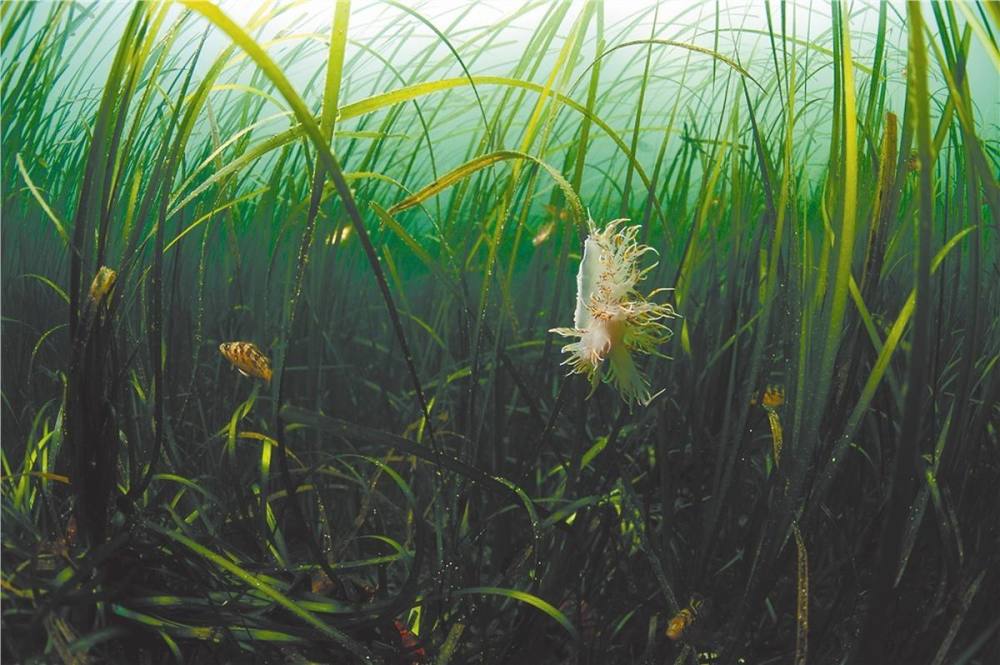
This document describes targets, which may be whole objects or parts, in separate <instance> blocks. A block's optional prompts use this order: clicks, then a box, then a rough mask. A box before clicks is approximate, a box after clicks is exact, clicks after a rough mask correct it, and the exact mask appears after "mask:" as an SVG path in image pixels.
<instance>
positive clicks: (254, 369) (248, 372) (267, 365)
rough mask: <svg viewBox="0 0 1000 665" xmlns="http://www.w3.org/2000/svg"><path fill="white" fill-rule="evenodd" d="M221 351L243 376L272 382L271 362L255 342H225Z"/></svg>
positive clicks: (220, 347) (220, 348)
mask: <svg viewBox="0 0 1000 665" xmlns="http://www.w3.org/2000/svg"><path fill="white" fill-rule="evenodd" d="M219 351H220V352H221V353H222V355H223V356H225V358H226V360H228V361H229V362H231V363H232V364H233V367H235V368H236V369H238V370H239V371H240V374H242V375H243V376H254V377H257V378H258V379H264V381H267V382H270V381H271V361H270V360H268V358H267V356H265V355H264V352H263V351H261V350H260V348H258V347H257V345H256V344H254V343H253V342H223V343H222V344H220V345H219Z"/></svg>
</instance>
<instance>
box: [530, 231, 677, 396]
mask: <svg viewBox="0 0 1000 665" xmlns="http://www.w3.org/2000/svg"><path fill="white" fill-rule="evenodd" d="M627 221H628V220H627V219H616V220H614V221H612V222H609V223H608V225H607V226H606V227H605V228H604V230H603V231H598V230H597V228H596V227H595V226H594V222H593V220H591V221H590V234H589V235H588V236H587V240H586V241H585V242H584V244H583V258H582V259H580V270H579V272H578V273H577V276H576V314H575V316H574V318H573V327H572V328H553V329H552V330H550V331H549V332H554V333H557V334H559V335H563V336H564V337H579V338H580V340H579V341H578V342H574V343H572V344H567V345H566V346H564V347H563V353H567V354H569V357H568V358H567V359H566V361H565V362H563V364H564V365H569V366H570V373H571V374H585V375H586V376H587V378H588V379H589V380H590V385H591V394H593V391H594V390H595V389H596V388H597V384H598V382H599V381H600V380H601V378H602V376H601V375H602V371H601V365H602V364H603V362H604V360H605V358H606V359H607V360H608V365H609V367H608V371H607V372H606V376H605V377H604V380H605V381H606V382H609V383H611V384H612V385H613V386H614V387H615V388H617V390H618V392H619V393H620V394H621V396H622V398H623V399H624V400H625V401H626V402H628V403H629V404H631V403H632V401H633V400H635V401H638V402H639V403H640V404H642V405H643V406H645V405H647V404H649V402H650V401H651V400H652V399H653V397H655V395H650V393H649V384H648V383H647V382H646V379H645V378H644V377H643V376H642V374H641V373H640V372H639V368H638V367H636V365H635V362H634V361H633V360H632V354H633V353H634V352H641V353H646V354H653V355H660V356H661V357H663V356H662V355H661V354H659V353H658V352H657V351H656V347H657V346H658V345H660V344H662V343H664V342H666V341H667V340H668V339H670V337H671V336H672V335H673V332H672V331H671V330H670V329H669V328H668V327H667V326H666V325H665V324H663V323H662V321H664V320H665V319H672V318H674V317H675V316H677V314H676V312H674V308H673V306H672V305H669V304H666V305H658V304H656V303H653V302H650V300H649V299H650V298H652V297H653V296H655V295H656V294H657V293H659V292H661V291H667V290H669V289H655V290H654V291H652V292H650V293H649V295H647V296H645V297H643V296H642V294H640V293H639V292H638V291H637V290H636V284H638V283H639V282H640V281H642V280H643V279H644V278H645V276H646V274H647V273H648V272H649V271H650V270H652V269H653V268H655V267H656V263H653V264H652V265H650V266H647V267H646V268H642V269H640V268H639V259H640V258H641V257H642V256H643V255H644V254H646V253H647V252H653V253H655V251H656V250H654V249H653V248H652V247H649V246H647V245H642V244H639V243H638V242H637V241H636V234H637V233H638V232H639V227H638V226H625V225H622V224H623V222H627Z"/></svg>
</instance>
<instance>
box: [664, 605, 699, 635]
mask: <svg viewBox="0 0 1000 665" xmlns="http://www.w3.org/2000/svg"><path fill="white" fill-rule="evenodd" d="M704 602H705V601H704V600H703V599H702V598H701V597H700V596H697V595H696V596H694V597H692V598H691V601H690V602H689V603H688V606H687V607H685V608H684V609H682V610H681V611H680V612H678V613H677V614H675V615H674V616H673V618H672V619H670V621H669V622H667V630H666V634H667V637H669V638H670V639H672V640H674V641H677V640H679V639H681V637H683V636H684V631H686V630H687V629H688V628H689V627H690V626H691V624H693V623H694V620H695V619H697V618H698V610H700V609H701V606H702V605H703V604H704Z"/></svg>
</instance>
